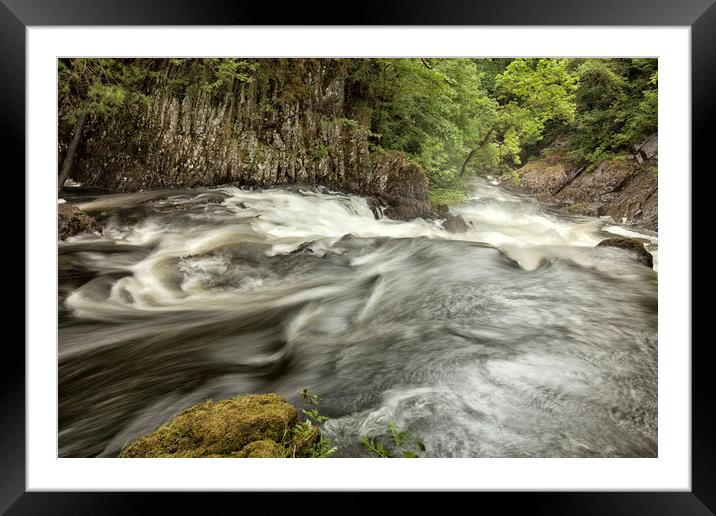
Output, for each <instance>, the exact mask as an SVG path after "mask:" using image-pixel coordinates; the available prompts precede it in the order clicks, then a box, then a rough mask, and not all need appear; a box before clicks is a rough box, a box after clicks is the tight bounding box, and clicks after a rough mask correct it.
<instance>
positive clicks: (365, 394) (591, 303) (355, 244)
mask: <svg viewBox="0 0 716 516" xmlns="http://www.w3.org/2000/svg"><path fill="white" fill-rule="evenodd" d="M218 196H221V197H223V201H222V202H217V201H221V198H219V197H218ZM68 199H70V197H68ZM71 200H72V202H75V203H77V204H79V206H80V207H81V208H83V209H86V210H88V211H90V212H91V213H93V214H102V215H101V216H102V217H104V230H103V233H102V235H101V236H99V235H97V234H83V235H78V236H75V237H71V238H69V239H67V240H65V241H63V242H61V243H60V244H59V350H58V351H59V455H60V456H61V457H95V456H99V457H113V456H117V455H118V453H119V452H120V450H121V448H122V447H123V446H124V445H125V444H126V443H127V442H129V441H131V440H133V439H135V438H136V437H138V436H140V435H143V434H145V433H148V432H150V431H152V430H154V429H156V428H157V427H158V426H159V425H161V424H163V423H165V422H167V421H168V420H169V419H171V417H173V416H174V415H176V414H177V413H179V412H180V411H181V410H183V409H184V408H187V407H188V406H190V405H192V404H195V403H198V402H201V401H203V400H205V399H208V398H211V399H215V400H218V399H225V398H230V397H233V396H235V395H238V394H243V393H262V392H277V393H279V394H282V395H283V396H285V397H286V399H287V400H288V401H290V402H292V403H294V404H295V405H297V406H300V405H301V403H302V400H301V397H300V395H299V392H300V391H301V389H303V388H308V389H309V390H310V391H312V392H315V393H317V394H319V395H320V396H321V397H322V399H323V400H322V402H321V404H320V406H319V409H320V412H321V413H322V414H325V415H326V416H328V417H330V420H329V421H328V422H327V423H326V424H325V425H324V432H325V434H327V436H328V437H330V438H331V439H332V440H334V441H335V443H336V445H337V447H338V453H337V455H338V456H354V457H355V456H367V453H366V451H365V450H363V448H362V447H361V446H360V444H359V438H360V437H361V436H364V435H379V434H383V433H385V430H386V426H387V424H388V422H391V421H392V422H395V423H396V424H397V425H398V427H400V428H401V429H405V430H406V431H409V432H410V433H412V434H414V435H419V436H420V437H422V439H423V441H424V442H425V446H426V451H425V455H426V456H429V457H654V456H656V455H657V273H656V271H655V270H650V269H648V268H647V267H644V266H643V265H640V264H639V263H637V261H636V260H634V258H633V257H631V256H630V255H629V254H628V253H627V252H626V251H623V250H620V249H615V248H595V245H596V244H597V243H599V242H600V241H601V240H602V239H604V238H609V237H613V236H616V235H628V236H637V237H639V238H642V239H644V240H645V241H647V242H648V244H647V249H649V250H650V252H652V254H653V255H654V258H655V263H656V262H657V260H656V258H657V248H656V246H657V238H656V235H655V234H653V233H649V232H646V231H641V230H635V229H633V228H625V227H622V226H619V225H615V224H614V223H613V222H610V221H608V220H602V219H595V218H589V217H577V216H569V215H565V214H563V213H560V212H557V211H553V210H551V209H550V208H548V207H546V206H544V205H541V204H539V203H538V202H536V201H534V200H532V199H531V198H529V197H524V196H521V195H518V194H514V193H511V192H508V191H506V190H504V189H502V188H500V187H499V186H496V185H493V184H491V183H490V182H489V181H487V180H484V179H478V180H476V181H475V184H474V190H473V193H472V195H471V199H470V200H469V202H467V203H466V204H464V205H463V206H461V207H460V208H457V209H454V210H453V213H456V214H460V215H462V216H463V217H464V219H465V220H466V221H467V223H468V225H469V229H468V231H467V232H466V233H462V234H459V233H458V234H456V233H450V232H448V231H446V230H445V229H443V228H442V222H441V221H424V220H422V219H417V220H414V221H410V222H403V221H395V220H390V219H388V218H385V217H383V218H378V219H377V218H376V216H375V215H374V213H373V212H372V211H371V209H370V208H369V206H368V203H367V202H366V200H365V199H363V198H361V197H357V196H348V195H343V194H339V193H334V192H328V191H327V190H325V189H311V188H308V187H307V188H305V189H301V188H298V187H295V188H291V189H288V190H285V189H268V190H263V191H247V190H242V189H239V188H234V187H222V188H215V189H211V190H205V189H202V190H184V191H179V190H176V191H165V192H159V193H148V192H142V193H137V194H115V195H101V196H97V195H94V196H92V195H89V194H74V197H73V198H71ZM655 267H656V266H655Z"/></svg>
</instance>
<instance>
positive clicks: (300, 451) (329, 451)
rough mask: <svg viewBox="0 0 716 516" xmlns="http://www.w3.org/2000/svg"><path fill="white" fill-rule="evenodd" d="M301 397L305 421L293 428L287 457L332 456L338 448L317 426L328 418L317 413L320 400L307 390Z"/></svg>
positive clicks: (302, 392) (303, 391) (304, 390)
mask: <svg viewBox="0 0 716 516" xmlns="http://www.w3.org/2000/svg"><path fill="white" fill-rule="evenodd" d="M301 397H302V398H303V400H304V406H303V409H302V410H301V412H303V415H304V416H305V418H306V419H305V420H303V421H301V422H299V423H296V424H295V425H294V426H293V428H292V430H291V434H292V435H291V442H290V443H289V444H288V446H287V451H288V453H287V456H288V457H312V458H326V457H330V456H332V455H334V454H335V453H336V451H338V448H337V447H336V446H334V444H333V442H332V441H331V440H330V439H328V438H326V437H324V436H323V434H321V432H320V429H319V425H321V424H323V423H325V422H326V421H328V417H326V416H324V415H322V414H321V413H319V411H318V408H317V406H318V405H319V403H320V402H321V398H320V397H319V396H318V395H317V394H314V393H312V392H309V390H308V389H303V390H302V391H301Z"/></svg>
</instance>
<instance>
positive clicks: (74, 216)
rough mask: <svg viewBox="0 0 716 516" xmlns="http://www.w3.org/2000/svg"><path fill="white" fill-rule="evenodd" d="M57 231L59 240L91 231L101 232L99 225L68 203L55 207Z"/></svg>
mask: <svg viewBox="0 0 716 516" xmlns="http://www.w3.org/2000/svg"><path fill="white" fill-rule="evenodd" d="M57 231H58V235H59V239H60V240H64V239H65V238H67V237H70V236H73V235H77V234H79V233H88V232H92V231H102V227H101V226H100V225H99V223H98V222H97V221H96V220H95V219H93V218H92V217H90V216H89V215H87V214H86V213H85V212H83V211H82V210H80V209H79V208H78V207H77V206H75V205H74V204H70V203H66V202H65V203H62V204H58V205H57Z"/></svg>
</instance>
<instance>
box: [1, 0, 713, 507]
mask: <svg viewBox="0 0 716 516" xmlns="http://www.w3.org/2000/svg"><path fill="white" fill-rule="evenodd" d="M278 6H280V7H278ZM340 13H342V14H340ZM286 24H291V25H551V26H554V25H574V26H583V25H584V26H595V25H606V26H617V25H618V26H688V27H691V52H692V54H691V72H692V76H691V79H692V99H691V100H692V170H702V171H703V172H704V176H708V171H709V170H710V169H712V168H713V164H712V160H708V161H707V159H709V158H710V156H707V154H710V153H709V149H710V147H711V145H709V142H708V140H707V138H708V136H707V135H708V133H709V131H708V128H709V125H710V122H711V120H713V117H714V114H715V113H716V111H715V110H714V106H715V104H716V71H715V70H714V69H715V68H716V67H714V65H716V0H679V1H676V0H672V1H669V0H632V1H629V0H591V1H588V0H587V1H583V0H543V1H540V2H535V1H530V0H492V1H491V2H489V3H488V2H479V1H472V2H471V1H469V0H442V1H440V2H428V1H426V0H420V1H413V2H409V1H407V0H400V1H393V2H380V3H379V2H370V1H368V2H365V1H364V2H361V3H360V5H356V6H355V10H354V11H351V10H349V9H345V8H343V9H342V10H341V8H340V5H339V4H338V3H337V2H335V1H334V2H330V3H329V2H324V1H320V2H312V3H310V4H300V3H296V4H289V3H285V4H270V3H267V2H264V3H262V2H241V3H240V2H232V1H230V0H203V1H193V0H152V1H142V0H124V1H123V2H111V1H107V0H102V1H100V0H54V1H53V0H0V48H1V53H0V70H2V73H3V79H2V81H0V98H1V99H2V115H1V116H0V127H1V129H2V133H1V134H2V141H3V143H4V145H6V146H7V149H8V150H7V151H6V154H5V155H6V157H9V156H11V155H12V156H13V157H15V158H16V161H15V163H16V167H18V168H19V167H22V168H23V170H24V166H25V154H24V153H25V151H24V149H25V145H24V144H25V29H26V28H27V27H28V26H40V25H42V26H62V25H72V26H78V25H82V26H84V25H106V26H111V25H115V26H116V25H158V26H161V25H193V26H197V25H202V26H207V25H286ZM707 164H708V167H707ZM684 174H685V175H687V176H688V174H689V171H684ZM712 175H713V174H712ZM692 177H693V176H692ZM710 181H712V179H711V178H709V177H703V182H702V178H700V183H699V190H701V191H704V190H709V188H708V186H710V185H709V182H710ZM702 187H703V190H702ZM27 195H28V192H25V200H26V201H27ZM692 218H693V217H692ZM18 247H19V246H18ZM699 265H701V262H700V261H694V260H693V257H692V268H693V269H695V270H699ZM703 265H704V269H705V268H706V267H707V265H706V264H705V263H704V264H703ZM29 274H32V271H31V270H27V268H26V269H25V275H26V277H27V275H29ZM699 288H700V289H705V286H701V287H699ZM27 308H31V307H27ZM694 308H696V305H694ZM704 309H707V308H704ZM692 320H693V316H692ZM672 344H676V345H684V346H688V345H690V344H691V343H689V342H683V343H672ZM710 345H711V344H710V339H708V340H702V341H700V342H699V341H697V342H695V345H694V346H693V347H692V490H691V491H690V492H633V493H630V492H589V493H574V492H570V493H555V492H550V493H520V494H517V493H479V494H478V496H480V497H485V498H490V499H495V501H498V502H499V504H500V507H501V508H503V509H508V510H509V509H510V508H513V507H514V506H515V505H523V504H527V505H529V510H530V511H537V512H538V513H539V512H546V513H549V514H613V513H620V514H642V513H644V514H713V513H714V512H715V511H716V444H714V443H716V422H715V419H714V414H715V413H716V403H714V399H716V398H715V397H714V396H716V394H714V393H716V388H715V382H714V375H713V374H712V373H711V371H710V369H711V368H712V366H711V362H710V361H709V360H708V353H709V347H710ZM0 363H2V373H3V374H2V375H1V376H0V381H1V382H2V391H1V392H0V400H1V404H0V407H1V409H2V411H1V413H2V422H1V423H0V464H2V467H1V468H0V512H5V511H8V513H9V514H66V513H73V514H74V513H77V514H84V513H91V514H113V513H120V512H121V513H125V512H134V511H137V510H143V509H146V507H147V506H146V503H147V500H146V498H147V497H150V498H151V497H157V496H161V502H160V503H161V504H162V508H163V510H164V511H169V510H172V506H175V505H178V504H181V505H182V506H184V505H185V504H186V499H185V497H184V496H183V495H178V494H170V495H166V494H163V495H160V494H150V493H79V492H73V493H59V492H52V493H48V492H43V493H40V492H26V490H25V451H26V449H25V430H26V428H25V367H24V365H25V353H24V350H23V349H21V348H20V345H19V343H17V342H16V341H14V340H9V339H8V340H6V342H5V350H4V355H3V360H2V361H0ZM210 495H211V496H214V497H216V496H217V494H216V493H214V494H210ZM241 496H242V497H246V496H247V494H245V493H244V494H241ZM264 496H265V495H264ZM498 497H499V499H498ZM221 498H222V499H223V498H225V497H224V496H223V495H222V496H221ZM419 499H420V498H419V497H418V500H419ZM242 503H250V501H247V500H246V499H245V498H244V501H243V502H242ZM294 503H295V502H294Z"/></svg>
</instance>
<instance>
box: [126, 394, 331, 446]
mask: <svg viewBox="0 0 716 516" xmlns="http://www.w3.org/2000/svg"><path fill="white" fill-rule="evenodd" d="M297 421H298V412H297V411H296V409H295V408H294V407H293V406H292V405H291V404H289V403H288V402H287V401H286V400H285V399H283V398H282V397H281V396H279V395H278V394H254V395H245V396H237V397H235V398H232V399H230V400H223V401H218V402H213V401H210V400H209V401H204V402H203V403H199V404H198V405H194V406H192V407H190V408H188V409H186V410H185V411H183V412H182V413H181V414H179V415H178V416H176V417H175V418H174V419H172V420H171V421H169V422H168V423H167V424H165V425H163V426H161V427H159V428H158V429H157V430H155V431H154V432H152V433H150V434H148V435H145V436H144V437H140V438H139V439H137V440H136V441H134V442H133V443H131V444H130V445H129V446H127V447H126V448H124V449H123V450H122V452H121V454H120V457H173V458H178V457H235V458H245V457H290V456H297V457H301V456H310V450H311V448H312V447H313V446H315V445H316V443H317V441H318V439H319V438H320V433H319V431H318V429H317V428H313V430H312V431H310V432H307V434H306V435H304V434H301V435H296V434H295V433H294V427H295V425H296V423H297Z"/></svg>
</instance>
